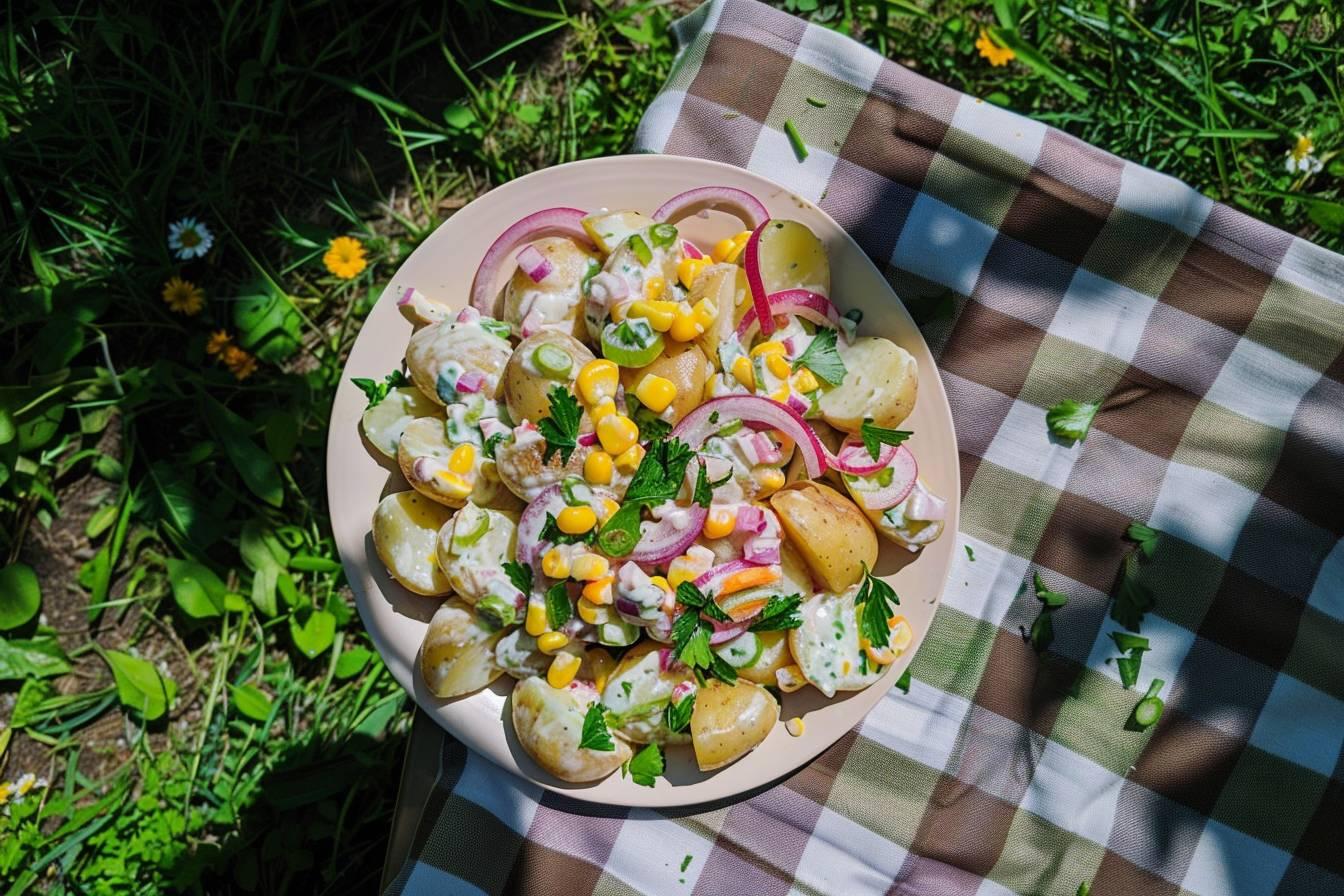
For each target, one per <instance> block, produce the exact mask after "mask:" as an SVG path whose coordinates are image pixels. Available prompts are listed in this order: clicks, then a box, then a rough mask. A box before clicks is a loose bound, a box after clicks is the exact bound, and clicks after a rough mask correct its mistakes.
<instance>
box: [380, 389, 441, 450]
mask: <svg viewBox="0 0 1344 896" xmlns="http://www.w3.org/2000/svg"><path fill="white" fill-rule="evenodd" d="M436 415H437V418H438V421H439V426H440V427H442V426H443V408H442V407H441V406H440V405H437V404H435V403H434V402H432V401H430V400H429V399H428V398H426V397H425V393H423V392H421V391H420V390H419V389H417V388H416V387H415V386H399V387H397V388H396V389H390V390H388V393H387V397H385V398H384V399H383V400H382V401H380V402H378V403H377V404H376V405H374V406H373V407H371V408H368V409H367V410H365V411H364V416H363V418H361V420H360V422H361V423H362V424H363V425H364V437H365V438H366V439H368V440H369V444H371V445H373V447H375V448H377V449H378V450H379V451H381V452H383V454H386V455H387V456H388V457H396V456H397V443H398V442H400V441H401V434H402V433H403V432H405V431H406V427H407V426H409V425H410V423H411V421H412V420H416V419H418V418H421V417H433V416H436Z"/></svg>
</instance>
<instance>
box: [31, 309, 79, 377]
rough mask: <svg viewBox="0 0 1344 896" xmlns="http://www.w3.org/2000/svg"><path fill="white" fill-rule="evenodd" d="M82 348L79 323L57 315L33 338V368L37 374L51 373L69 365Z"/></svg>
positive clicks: (49, 319)
mask: <svg viewBox="0 0 1344 896" xmlns="http://www.w3.org/2000/svg"><path fill="white" fill-rule="evenodd" d="M82 348H84V328H83V327H82V326H81V325H80V323H79V321H77V320H75V319H73V318H71V317H67V316H65V315H58V316H53V317H51V318H48V320H47V322H46V323H45V324H43V325H42V327H41V328H40V329H39V330H38V331H37V333H36V334H35V335H34V336H33V366H34V367H35V368H37V370H38V372H39V373H51V372H52V371H55V370H60V369H61V368H62V367H65V366H66V365H68V364H69V363H70V361H71V360H72V359H73V358H74V357H75V355H77V354H79V352H80V349H82Z"/></svg>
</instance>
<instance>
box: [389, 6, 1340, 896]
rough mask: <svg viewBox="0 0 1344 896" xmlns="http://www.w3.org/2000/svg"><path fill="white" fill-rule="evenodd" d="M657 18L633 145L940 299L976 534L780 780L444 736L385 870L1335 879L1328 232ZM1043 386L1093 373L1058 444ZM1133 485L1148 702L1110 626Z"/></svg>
mask: <svg viewBox="0 0 1344 896" xmlns="http://www.w3.org/2000/svg"><path fill="white" fill-rule="evenodd" d="M675 30H676V34H677V37H678V39H679V40H680V42H681V47H682V50H681V55H680V57H679V60H678V62H677V64H676V67H675V69H674V71H673V73H672V76H671V78H670V80H669V82H668V84H667V86H666V87H665V88H664V90H663V92H662V94H661V95H660V96H659V97H658V98H657V99H656V100H655V101H654V103H653V105H652V106H651V107H650V109H649V111H648V113H647V115H646V116H645V118H644V121H643V123H642V125H641V127H640V129H639V133H638V135H637V137H636V146H637V148H638V149H640V150H646V151H656V152H665V153H674V154H682V155H695V156H704V157H708V158H713V159H719V160H723V161H727V162H731V163H734V164H737V165H741V166H744V167H747V168H750V169H752V170H755V171H759V172H762V173H764V174H766V175H768V176H770V177H771V178H773V179H775V180H778V181H780V182H782V183H784V184H785V185H787V186H789V187H790V188H792V189H793V190H795V191H796V192H798V193H799V194H800V195H802V196H805V197H807V198H808V199H811V200H813V201H814V202H817V203H818V204H819V205H820V206H821V207H822V208H824V209H825V210H826V211H828V212H829V213H830V214H831V215H833V216H834V217H835V218H836V219H837V220H838V221H839V222H840V223H841V224H842V225H843V226H844V227H845V228H846V229H848V230H849V232H850V233H851V234H853V235H854V237H855V238H856V239H857V240H858V241H859V242H860V243H861V244H862V245H863V247H864V248H865V249H866V250H867V251H868V252H869V253H870V254H871V255H872V257H873V258H874V259H875V260H876V261H877V262H878V263H879V265H881V266H883V267H884V268H885V270H886V272H887V274H888V276H889V278H890V280H891V282H892V284H893V286H895V288H896V290H897V292H898V293H899V294H900V295H901V296H903V297H904V298H905V299H906V301H907V302H908V303H909V304H910V305H911V306H912V308H914V309H915V310H917V311H923V312H926V313H928V315H929V316H931V317H932V320H931V321H930V322H929V323H927V325H926V326H925V328H924V332H925V334H926V336H927V338H928V340H929V341H930V344H931V345H933V347H934V350H935V353H936V354H937V355H938V356H939V363H940V368H941V370H940V372H941V375H942V377H943V382H944V384H945V385H946V387H947V391H948V393H949V397H950V400H951V402H952V409H953V415H954V418H955V420H956V425H957V428H958V429H957V436H958V439H959V441H960V448H961V469H962V483H963V488H964V492H965V493H964V495H963V505H962V506H963V510H962V527H963V528H962V532H961V533H960V535H959V538H960V540H961V541H962V542H963V543H964V544H965V546H966V547H967V548H969V549H970V550H968V551H966V552H959V554H960V556H959V558H958V562H957V564H956V566H955V568H954V570H953V573H952V576H951V581H950V583H949V585H948V588H947V591H946V594H945V595H944V598H943V605H942V608H941V609H940V610H939V612H938V615H937V617H936V619H935V622H934V625H933V629H932V631H931V632H930V633H929V635H928V637H927V639H926V640H925V642H924V645H923V647H922V649H921V650H920V652H919V654H918V656H917V657H916V659H915V662H914V665H913V667H912V671H913V679H914V680H913V685H912V687H911V689H910V693H909V694H908V695H906V694H902V693H900V692H899V691H892V692H891V694H890V695H888V697H887V698H886V699H884V700H883V701H882V702H881V703H879V704H878V706H877V708H876V709H875V710H874V711H873V712H872V714H871V715H870V716H869V717H868V718H867V719H866V720H865V721H864V723H863V724H862V725H861V726H860V727H859V728H858V729H857V730H855V731H853V732H850V733H849V734H847V735H846V736H845V737H844V738H842V739H841V741H840V742H839V743H838V744H836V745H835V747H833V748H832V749H831V750H829V751H828V752H826V753H825V754H823V755H822V756H821V757H820V758H819V759H818V760H817V761H816V762H815V763H813V764H812V765H811V766H810V767H808V768H806V769H804V770H802V771H801V772H799V773H798V774H796V775H795V776H794V777H793V778H791V779H790V780H788V781H787V782H786V783H784V784H783V785H781V786H778V787H776V788H774V789H772V790H769V791H767V792H765V793H763V794H761V795H759V796H756V797H755V798H753V799H750V800H748V801H745V802H740V803H737V804H734V805H731V806H729V807H725V808H720V809H718V810H716V811H712V812H707V813H704V814H699V815H691V816H686V817H677V816H675V815H673V814H664V813H659V812H652V811H624V810H615V811H610V812H606V813H601V814H594V813H593V812H592V810H591V809H588V808H585V807H583V806H581V805H579V804H576V803H572V802H569V801H567V800H566V799H564V798H562V797H558V796H556V795H554V794H550V793H543V792H542V791H541V790H540V789H539V788H537V787H535V786H533V785H531V784H528V783H527V782H524V781H521V780H518V779H516V778H513V777H511V776H510V775H508V774H506V773H504V772H502V771H500V770H498V769H496V768H494V767H493V766H491V765H490V764H489V763H488V762H486V761H484V760H481V759H480V758H479V757H476V756H473V755H469V754H467V753H466V751H465V750H464V749H463V748H461V747H460V746H459V745H457V744H456V743H455V742H453V741H452V740H451V738H445V745H444V753H443V764H442V771H441V774H440V777H439V781H438V788H437V790H436V792H435V794H434V796H433V797H432V798H431V800H430V804H429V809H428V810H427V811H426V813H425V815H424V817H423V819H422V822H421V829H420V831H419V833H418V835H417V840H416V844H417V845H416V848H415V855H414V857H413V858H412V860H411V861H409V862H408V863H407V864H406V865H405V867H403V868H402V870H401V874H400V875H399V876H398V878H397V879H396V883H395V885H394V886H393V887H392V891H393V892H397V893H419V892H473V893H474V892H477V890H478V889H479V890H482V891H486V892H499V891H509V892H521V893H537V894H543V893H545V894H550V893H566V894H577V893H587V892H589V891H590V890H591V891H593V892H598V893H609V894H617V893H620V894H626V893H669V892H670V893H694V894H725V896H766V894H776V893H778V894H783V893H820V894H841V893H843V894H846V896H848V894H867V893H893V894H894V893H900V894H912V896H914V894H918V896H926V894H940V896H944V894H972V893H975V894H1002V893H1009V892H1013V893H1031V894H1058V896H1073V894H1074V893H1075V892H1076V890H1077V888H1078V886H1079V883H1080V882H1082V881H1091V882H1092V893H1093V894H1095V896H1107V894H1124V896H1129V894H1164V893H1170V894H1177V893H1179V894H1185V893H1194V894H1201V896H1223V894H1236V896H1260V894H1292V893H1304V894H1310V896H1324V894H1327V893H1344V758H1342V757H1341V746H1344V661H1342V660H1341V653H1342V652H1344V542H1341V541H1340V537H1341V534H1344V351H1342V350H1344V258H1341V257H1339V256H1336V255H1333V254H1331V253H1329V252H1326V251H1324V250H1322V249H1320V248H1318V247H1315V246H1313V245H1311V244H1309V243H1306V242H1304V241H1302V240H1300V239H1297V238H1295V237H1293V236H1291V235H1290V234H1287V233H1284V232H1282V231H1279V230H1276V229H1274V228H1272V227H1269V226H1267V225H1265V224H1262V223H1260V222H1258V221H1255V220H1252V219H1250V218H1247V217H1246V216H1244V215H1242V214H1240V213H1238V212H1236V211H1234V210H1232V209H1231V208H1228V207H1226V206H1223V205H1219V204H1216V203H1214V202H1212V201H1210V200H1209V199H1207V198H1205V197H1204V196H1202V195H1200V194H1199V193H1198V192H1196V191H1194V190H1192V189H1190V188H1189V187H1187V186H1185V185H1183V184H1181V183H1179V182H1177V181H1175V180H1173V179H1171V178H1169V177H1166V176H1163V175H1161V174H1157V173H1155V172H1153V171H1150V170H1147V169H1144V168H1141V167H1139V166H1137V165H1133V164H1130V163H1128V162H1126V161H1124V160H1122V159H1118V158H1116V157H1114V156H1111V155H1108V154H1107V153H1105V152H1102V151H1101V150H1098V149H1096V148H1094V147H1091V146H1088V145H1086V144H1084V143H1081V142H1079V141H1078V140H1076V139H1074V138H1072V137H1069V136H1068V135H1066V134H1064V133H1061V132H1060V131H1057V130H1053V129H1051V128H1048V127H1045V126H1043V125H1041V124H1037V123H1035V122H1033V121H1030V120H1028V119H1026V118H1023V117H1020V116H1018V115H1014V114H1012V113H1010V112H1007V111H1004V110H1003V109H1000V108H998V107H996V106H993V105H991V104H989V103H985V102H982V101H980V100H978V99H975V98H973V97H970V96H966V95H964V94H961V93H958V92H956V91H954V90H951V89H949V88H947V87H944V86H942V85H940V84H937V83H934V82H932V81H929V80H927V79H925V78H923V77H920V76H919V75H917V74H914V73H913V72H911V71H909V70H907V69H904V68H902V67H901V66H899V65H896V64H895V63H892V62H890V61H888V60H884V59H882V58H881V57H879V56H878V55H876V54H875V53H873V52H871V51H869V50H867V49H865V48H863V47H861V46H859V45H858V44H855V43H854V42H852V41H850V40H848V39H846V38H844V37H842V36H840V35H837V34H836V33H834V32H832V31H829V30H827V29H825V28H822V27H818V26H815V25H809V24H806V23H804V22H802V21H799V20H798V19H795V18H793V17H790V16H788V15H786V14H784V13H781V12H779V11H776V10H773V9H770V8H768V7H765V6H762V5H760V4H758V3H755V2H753V0H713V2H711V3H707V4H706V5H704V6H702V7H700V8H699V9H698V10H697V11H696V12H694V13H693V14H692V15H690V16H688V17H686V18H684V19H682V20H681V21H680V22H678V23H677V24H676V26H675ZM807 97H813V98H817V99H821V100H823V101H824V102H825V103H826V105H825V106H824V107H822V108H817V107H815V106H813V105H811V104H808V103H806V102H805V100H806V98H807ZM785 121H792V122H793V123H794V125H795V126H796V127H797V129H798V130H799V132H801V135H802V137H803V139H804V140H805V141H806V143H807V145H808V147H809V149H810V153H809V154H808V156H807V158H806V160H805V161H802V162H800V161H798V159H797V157H796V155H795V153H794V151H793V149H792V148H791V146H790V143H789V140H788V139H787V137H786V134H785V131H784V123H785ZM940 312H941V313H940ZM917 316H918V315H917ZM1063 398H1073V399H1079V400H1091V401H1100V402H1102V407H1101V411H1100V413H1098V414H1097V416H1096V419H1095V423H1094V425H1093V427H1092V431H1091V433H1090V434H1089V435H1088V437H1087V439H1086V441H1084V442H1082V443H1080V444H1077V445H1075V446H1068V445H1065V444H1062V443H1059V442H1057V441H1054V440H1052V439H1051V438H1049V437H1048V435H1047V427H1046V421H1045V413H1046V409H1047V408H1048V407H1050V406H1051V405H1053V404H1055V403H1056V402H1058V401H1060V400H1061V399H1063ZM1131 520H1140V521H1147V522H1149V523H1150V524H1151V525H1152V526H1154V527H1155V528H1157V529H1160V530H1161V531H1162V532H1163V533H1164V534H1163V535H1162V536H1161V537H1160V539H1159V540H1158V542H1157V544H1156V549H1155V551H1154V552H1153V555H1152V557H1151V558H1150V559H1147V560H1145V561H1144V562H1142V563H1140V564H1139V567H1138V574H1137V581H1138V582H1139V583H1141V585H1142V586H1145V587H1147V588H1148V589H1150V590H1151V593H1152V594H1153V596H1154V597H1155V598H1156V606H1155V609H1153V610H1152V611H1151V612H1150V613H1149V614H1148V615H1147V618H1146V619H1144V621H1143V624H1142V634H1143V635H1144V636H1146V637H1148V638H1149V639H1150V643H1151V648H1152V649H1151V650H1150V651H1149V652H1148V653H1146V654H1145V655H1144V658H1143V666H1142V672H1141V677H1140V679H1139V684H1138V687H1139V688H1140V689H1142V688H1145V687H1146V686H1147V685H1148V683H1149V682H1150V681H1151V680H1152V679H1154V678H1161V679H1163V680H1164V681H1165V682H1166V686H1165V687H1164V688H1163V689H1162V692H1161V694H1162V696H1163V697H1164V698H1165V700H1166V712H1165V714H1164V715H1163V717H1162V720H1161V721H1160V723H1159V724H1158V725H1157V726H1155V727H1154V728H1153V729H1151V730H1149V731H1147V732H1139V731H1132V730H1127V729H1126V727H1125V721H1126V719H1127V718H1128V716H1129V714H1130V712H1131V710H1132V709H1133V707H1134V705H1135V703H1136V701H1137V700H1138V698H1139V696H1140V693H1138V692H1136V691H1134V690H1126V689H1124V688H1122V686H1121V684H1120V679H1119V675H1118V673H1117V671H1116V666H1115V664H1114V663H1113V662H1109V660H1110V659H1112V658H1114V657H1115V656H1117V655H1118V651H1117V650H1116V649H1115V645H1114V644H1113V643H1112V641H1111V639H1110V638H1109V637H1108V636H1109V634H1110V633H1111V632H1112V631H1115V630H1117V629H1118V627H1119V626H1118V625H1117V623H1116V622H1115V621H1114V620H1113V619H1111V618H1110V615H1109V613H1108V609H1109V606H1110V603H1111V600H1110V598H1109V597H1108V594H1109V593H1110V592H1111V591H1112V588H1113V585H1114V584H1115V582H1116V580H1117V575H1118V572H1119V570H1120V569H1121V566H1122V562H1123V560H1124V555H1125V554H1126V553H1127V552H1128V551H1130V550H1132V545H1129V544H1127V542H1126V541H1124V540H1123V538H1122V535H1123V533H1124V532H1125V530H1126V526H1127V524H1128V523H1129V522H1130V521H1131ZM949 537H950V536H949ZM972 553H973V554H974V559H972V558H971V554H972ZM1034 571H1039V572H1040V573H1041V574H1042V576H1043V578H1044V580H1045V582H1046V583H1047V584H1048V585H1049V586H1051V587H1052V588H1053V589H1054V590H1057V591H1062V592H1064V593H1066V594H1067V595H1068V596H1069V603H1068V605H1067V606H1066V607H1064V608H1062V609H1060V610H1058V611H1057V613H1056V614H1055V617H1054V622H1055V626H1054V628H1055V640H1054V643H1053V645H1052V646H1051V647H1050V648H1049V650H1048V652H1047V653H1046V655H1045V656H1044V657H1043V658H1038V657H1037V655H1036V654H1035V652H1034V651H1033V650H1032V648H1031V646H1030V645H1028V644H1026V643H1024V641H1023V638H1022V637H1021V636H1020V634H1019V632H1020V630H1021V628H1022V627H1024V626H1030V625H1031V623H1032V620H1033V619H1034V617H1035V616H1036V613H1037V611H1038V608H1039V604H1038V602H1037V601H1036V600H1035V598H1034V596H1033V594H1032V592H1031V590H1030V589H1027V590H1026V591H1023V590H1022V588H1021V585H1022V583H1023V582H1025V581H1027V580H1028V578H1029V576H1030V575H1031V573H1032V572H1034ZM731 773H732V771H731V769H730V770H728V771H727V772H725V774H731ZM687 857H689V860H688V861H687V863H686V864H685V866H684V867H683V861H684V860H686V859H687Z"/></svg>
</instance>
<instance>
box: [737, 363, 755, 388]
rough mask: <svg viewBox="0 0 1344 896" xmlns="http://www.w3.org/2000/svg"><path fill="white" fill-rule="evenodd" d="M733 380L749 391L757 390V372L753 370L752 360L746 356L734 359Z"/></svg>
mask: <svg viewBox="0 0 1344 896" xmlns="http://www.w3.org/2000/svg"><path fill="white" fill-rule="evenodd" d="M733 378H734V379H736V380H737V381H738V382H739V383H741V384H742V385H744V386H746V387H747V388H748V389H755V388H756V371H754V370H752V369H751V360H750V359H749V358H747V357H746V356H745V355H740V356H738V357H736V358H734V359H733Z"/></svg>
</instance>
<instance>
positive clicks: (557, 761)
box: [510, 677, 631, 782]
mask: <svg viewBox="0 0 1344 896" xmlns="http://www.w3.org/2000/svg"><path fill="white" fill-rule="evenodd" d="M596 699H597V691H596V689H595V688H593V687H592V686H591V685H586V684H584V683H580V682H574V683H573V684H570V685H569V686H567V687H563V688H558V689H557V688H553V687H551V686H550V684H549V683H547V681H546V679H545V678H543V677H537V678H525V679H523V680H522V681H520V682H518V685H517V686H516V687H515V688H514V689H513V696H512V698H510V702H511V703H512V704H513V730H514V732H515V733H517V735H518V743H520V744H521V745H522V747H523V749H524V750H526V751H527V755H529V756H531V757H532V758H533V759H535V760H536V761H537V764H538V765H540V766H541V767H542V768H544V769H546V771H548V772H550V773H551V774H553V775H555V776H556V777H557V778H559V779H560V780H562V781H573V782H581V781H596V780H598V779H599V778H605V777H606V776H607V775H609V774H611V773H612V772H614V771H616V769H618V768H620V767H621V764H622V763H624V762H626V761H627V760H629V759H630V755H631V751H630V745H629V744H628V743H626V742H625V741H624V740H622V739H621V738H620V737H619V736H615V737H612V740H613V741H615V743H616V749H614V750H609V751H605V752H604V751H601V750H592V749H588V748H586V747H585V748H580V747H579V738H580V736H581V735H582V733H583V717H584V714H585V713H587V711H588V707H589V705H590V704H592V703H593V702H594V701H595V700H596Z"/></svg>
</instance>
